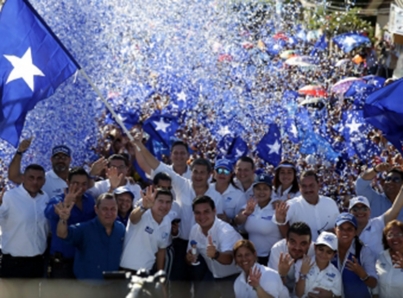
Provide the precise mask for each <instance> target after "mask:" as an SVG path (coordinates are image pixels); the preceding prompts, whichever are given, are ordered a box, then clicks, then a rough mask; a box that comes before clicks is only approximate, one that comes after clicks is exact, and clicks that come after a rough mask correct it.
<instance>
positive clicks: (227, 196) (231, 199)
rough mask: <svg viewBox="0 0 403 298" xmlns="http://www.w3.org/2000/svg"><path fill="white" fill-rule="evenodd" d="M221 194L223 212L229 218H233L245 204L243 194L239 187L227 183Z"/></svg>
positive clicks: (213, 184)
mask: <svg viewBox="0 0 403 298" xmlns="http://www.w3.org/2000/svg"><path fill="white" fill-rule="evenodd" d="M211 185H212V186H213V187H214V189H215V187H216V185H215V183H212V184H211ZM221 196H222V198H223V210H224V212H225V214H226V215H227V216H228V217H229V218H231V219H234V218H235V216H236V215H237V214H238V212H239V211H241V209H242V208H243V207H244V206H245V204H246V197H245V194H244V193H243V192H242V191H241V190H240V189H238V188H235V187H234V186H233V185H232V184H229V186H228V188H227V189H226V190H225V191H224V192H223V193H222V194H221Z"/></svg>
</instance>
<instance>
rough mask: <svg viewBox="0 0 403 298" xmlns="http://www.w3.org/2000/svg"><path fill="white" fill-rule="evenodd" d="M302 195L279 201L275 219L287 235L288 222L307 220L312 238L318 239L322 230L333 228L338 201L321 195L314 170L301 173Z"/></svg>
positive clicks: (337, 211) (300, 185)
mask: <svg viewBox="0 0 403 298" xmlns="http://www.w3.org/2000/svg"><path fill="white" fill-rule="evenodd" d="M299 189H300V192H301V196H299V197H296V198H294V199H291V200H288V201H287V202H281V203H279V205H278V207H277V208H276V213H275V216H274V217H273V221H274V222H275V223H276V224H278V225H279V228H280V231H281V232H282V233H283V235H285V234H286V233H287V229H288V224H293V223H294V222H297V221H302V222H305V223H306V224H308V225H309V227H310V228H311V231H312V240H316V238H317V237H318V236H319V234H320V233H321V232H322V231H327V230H332V229H333V228H334V223H335V221H336V217H337V215H338V214H339V208H338V207H337V204H336V202H335V201H334V200H333V199H331V198H329V197H325V196H320V195H319V182H318V177H317V175H316V173H315V172H314V171H306V172H304V173H302V174H301V177H300V181H299Z"/></svg>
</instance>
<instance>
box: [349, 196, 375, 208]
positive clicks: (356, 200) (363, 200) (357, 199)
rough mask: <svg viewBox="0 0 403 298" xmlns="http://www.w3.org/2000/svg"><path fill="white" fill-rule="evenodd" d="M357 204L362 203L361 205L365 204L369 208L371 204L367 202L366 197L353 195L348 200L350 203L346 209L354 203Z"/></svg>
mask: <svg viewBox="0 0 403 298" xmlns="http://www.w3.org/2000/svg"><path fill="white" fill-rule="evenodd" d="M357 204H363V205H365V206H367V207H368V208H369V209H371V205H370V204H369V201H368V199H367V198H366V197H363V196H358V197H354V198H352V199H351V200H350V203H349V205H348V210H350V209H351V208H353V207H354V205H357Z"/></svg>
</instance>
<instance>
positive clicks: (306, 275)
mask: <svg viewBox="0 0 403 298" xmlns="http://www.w3.org/2000/svg"><path fill="white" fill-rule="evenodd" d="M307 277H308V274H303V273H301V272H300V273H299V279H300V280H306V279H307Z"/></svg>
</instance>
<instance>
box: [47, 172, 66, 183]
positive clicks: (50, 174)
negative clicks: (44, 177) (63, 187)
mask: <svg viewBox="0 0 403 298" xmlns="http://www.w3.org/2000/svg"><path fill="white" fill-rule="evenodd" d="M47 174H48V176H50V177H51V178H53V179H61V180H63V179H62V178H60V177H59V176H57V174H56V173H55V171H53V170H50V171H48V172H47ZM63 181H64V180H63Z"/></svg>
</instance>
